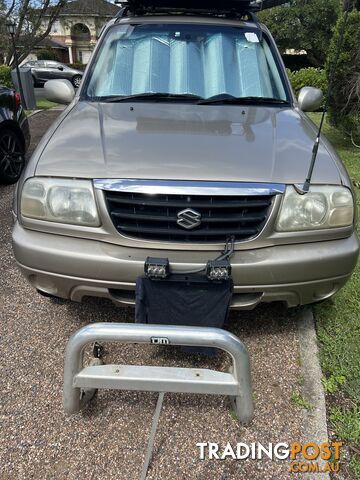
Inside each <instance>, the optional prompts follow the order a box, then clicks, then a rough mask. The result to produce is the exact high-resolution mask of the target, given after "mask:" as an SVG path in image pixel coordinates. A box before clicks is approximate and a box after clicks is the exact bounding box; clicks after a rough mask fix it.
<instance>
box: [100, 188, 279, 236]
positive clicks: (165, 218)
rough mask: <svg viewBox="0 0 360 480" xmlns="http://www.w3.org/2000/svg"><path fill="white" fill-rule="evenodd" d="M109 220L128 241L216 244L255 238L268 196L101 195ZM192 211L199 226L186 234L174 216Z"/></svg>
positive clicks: (265, 215) (267, 206)
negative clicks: (230, 238)
mask: <svg viewBox="0 0 360 480" xmlns="http://www.w3.org/2000/svg"><path fill="white" fill-rule="evenodd" d="M104 193H105V198H106V203H107V207H108V211H109V214H110V216H111V219H112V221H113V223H114V225H115V227H116V229H117V230H118V232H120V233H122V234H123V235H126V236H128V237H132V238H138V239H144V240H159V241H173V242H185V243H189V242H193V243H214V242H215V243H217V242H224V240H225V239H226V238H227V237H229V236H230V235H235V238H236V240H238V241H239V240H247V239H250V238H252V237H255V236H257V235H258V234H259V233H260V232H261V230H262V229H263V228H264V225H265V223H266V220H267V218H268V216H269V213H270V208H271V204H272V199H273V198H274V197H273V196H272V195H265V196H263V195H262V196H199V195H193V196H187V195H161V194H159V195H148V194H143V193H128V192H126V193H125V192H114V191H105V192H104ZM186 209H192V210H195V211H196V212H198V213H200V215H201V224H200V225H199V226H197V227H195V228H194V229H192V230H186V229H185V228H183V227H181V226H180V225H178V224H177V221H178V214H179V213H180V212H181V211H183V210H186Z"/></svg>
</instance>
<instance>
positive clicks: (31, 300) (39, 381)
mask: <svg viewBox="0 0 360 480" xmlns="http://www.w3.org/2000/svg"><path fill="white" fill-rule="evenodd" d="M58 114H59V112H54V111H47V112H44V113H39V114H37V115H34V116H33V117H31V119H30V123H31V130H32V139H33V141H32V145H31V150H33V149H34V147H35V145H36V143H37V142H38V140H39V138H40V137H41V135H42V134H43V133H44V131H45V129H46V128H47V127H48V126H49V124H50V123H51V122H52V121H53V120H54V118H55V117H56V115H58ZM13 191H14V188H13V187H4V186H1V187H0V225H1V227H0V271H1V274H0V275H1V277H0V349H1V355H2V362H1V376H0V387H1V396H0V423H1V442H0V471H1V474H0V478H1V479H2V480H5V479H16V480H20V479H27V480H28V479H33V478H34V479H54V478H55V479H66V480H70V479H76V480H78V479H79V478H88V479H98V478H102V479H104V480H106V479H117V480H135V479H138V478H139V476H140V472H141V468H142V463H143V459H144V454H145V450H146V444H147V439H148V435H149V432H150V426H151V419H152V415H153V412H154V408H155V404H156V400H157V396H156V395H155V394H151V393H136V392H135V393H134V392H113V391H111V392H108V391H102V392H100V393H99V394H98V395H97V397H96V398H95V399H94V401H93V403H92V405H91V407H90V408H89V409H87V410H86V411H84V412H83V413H80V414H78V415H75V416H72V417H69V416H66V415H65V414H64V412H63V409H62V380H63V379H62V376H63V357H64V349H65V346H66V342H67V340H68V338H69V336H70V335H71V334H72V333H73V332H74V331H76V330H77V329H78V328H80V327H81V326H83V325H86V324H88V323H89V322H97V321H102V322H111V321H117V322H132V321H133V318H134V312H133V310H132V309H119V308H117V307H115V306H113V305H112V304H111V303H107V302H102V301H96V300H89V301H88V302H86V303H83V304H76V303H71V302H63V303H62V302H56V301H52V300H49V299H46V298H43V297H41V296H39V295H38V294H37V293H36V292H35V291H34V290H33V289H32V288H31V287H30V286H29V285H28V284H27V283H26V282H25V280H24V279H23V278H22V276H21V275H20V273H19V271H18V269H17V266H16V263H15V260H14V258H13V254H12V248H11V227H12V217H11V204H12V197H13ZM295 313H296V312H292V313H291V312H287V311H286V310H283V309H281V308H280V307H276V306H265V307H261V308H258V309H257V310H256V311H254V312H250V313H233V314H231V316H230V319H229V321H228V324H227V325H226V327H227V328H228V329H229V330H230V331H232V332H233V333H234V334H236V335H238V336H239V337H240V338H241V339H242V340H243V341H244V342H245V344H246V345H247V347H248V349H249V352H250V355H251V362H252V376H253V387H254V398H255V418H254V420H253V422H252V423H251V425H249V426H247V427H244V426H241V425H240V424H239V423H238V422H237V421H236V420H235V419H234V415H233V414H232V412H231V410H230V408H229V404H228V401H227V400H226V399H224V398H222V397H210V396H196V395H194V396H189V395H173V394H167V395H166V396H165V403H164V408H163V411H162V415H161V418H160V424H159V430H158V433H157V437H156V445H155V452H154V461H153V463H152V466H151V469H150V471H149V475H148V478H149V479H153V480H155V479H156V480H165V479H166V480H170V479H177V480H185V479H189V480H190V479H192V480H193V479H196V480H267V479H269V480H270V479H273V480H275V479H276V480H282V479H284V480H285V479H288V478H289V477H290V474H289V473H288V470H289V462H288V461H274V462H272V461H270V460H262V461H260V460H246V461H238V460H233V459H226V460H224V461H216V460H207V461H202V460H200V458H199V449H198V448H197V447H196V444H197V443H198V442H218V443H220V444H221V445H223V446H224V447H225V445H226V443H227V442H230V443H231V444H233V445H235V444H236V443H237V442H245V443H251V442H261V443H263V444H264V445H268V443H269V442H273V443H278V442H285V443H291V442H293V441H299V440H301V438H303V437H304V435H305V429H304V425H306V422H307V420H306V416H305V415H304V411H303V409H301V408H300V407H299V406H297V405H296V404H295V403H294V402H293V401H292V400H291V396H292V393H293V392H295V391H296V392H298V391H299V390H300V389H301V386H300V384H301V383H302V380H301V375H300V367H299V365H300V360H299V358H300V357H299V352H300V351H299V332H298V326H297V321H296V315H295ZM105 361H106V362H110V361H118V362H121V363H129V364H139V363H141V364H149V365H150V364H155V365H165V364H166V365H169V366H196V367H205V368H206V367H210V368H216V369H226V368H228V366H229V365H230V362H229V359H228V358H227V357H226V356H225V355H223V356H220V357H218V358H216V359H210V360H209V359H208V358H206V357H202V356H200V355H184V354H182V353H180V352H178V351H177V350H174V347H168V349H166V351H164V350H161V349H160V348H159V347H151V346H145V347H144V346H134V345H127V346H115V345H107V350H106V356H105ZM307 440H309V439H307ZM305 477H306V479H308V478H310V477H308V476H305V475H304V476H301V478H305ZM299 478H300V477H299ZM316 478H317V477H316Z"/></svg>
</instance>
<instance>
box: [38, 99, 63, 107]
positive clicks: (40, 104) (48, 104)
mask: <svg viewBox="0 0 360 480" xmlns="http://www.w3.org/2000/svg"><path fill="white" fill-rule="evenodd" d="M57 105H58V104H57V103H53V102H49V100H46V98H37V99H36V106H37V108H39V109H41V110H46V109H48V108H52V107H56V106H57Z"/></svg>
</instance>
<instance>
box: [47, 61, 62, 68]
mask: <svg viewBox="0 0 360 480" xmlns="http://www.w3.org/2000/svg"><path fill="white" fill-rule="evenodd" d="M46 66H47V68H58V67H59V66H60V63H58V62H46Z"/></svg>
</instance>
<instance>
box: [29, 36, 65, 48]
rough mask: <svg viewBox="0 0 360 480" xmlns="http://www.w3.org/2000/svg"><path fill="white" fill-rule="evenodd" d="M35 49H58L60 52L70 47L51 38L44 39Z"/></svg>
mask: <svg viewBox="0 0 360 480" xmlns="http://www.w3.org/2000/svg"><path fill="white" fill-rule="evenodd" d="M35 48H58V49H60V50H67V49H68V47H67V46H66V45H65V43H62V42H59V41H58V40H53V39H51V38H49V37H46V38H44V40H41V42H40V43H39V44H38V45H36V46H35Z"/></svg>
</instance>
